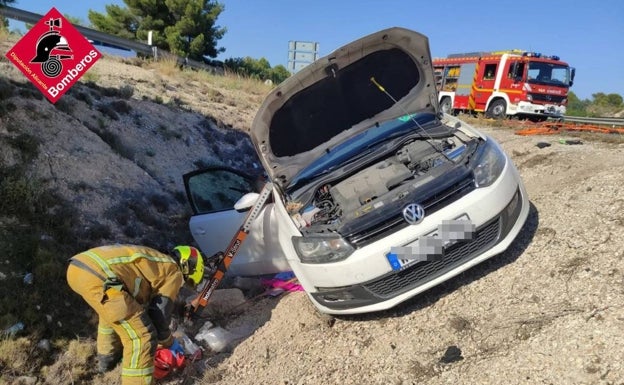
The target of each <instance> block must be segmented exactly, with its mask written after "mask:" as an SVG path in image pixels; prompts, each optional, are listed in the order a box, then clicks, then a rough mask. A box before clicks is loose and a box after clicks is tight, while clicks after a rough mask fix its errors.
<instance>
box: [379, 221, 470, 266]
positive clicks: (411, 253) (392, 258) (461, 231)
mask: <svg viewBox="0 0 624 385" xmlns="http://www.w3.org/2000/svg"><path fill="white" fill-rule="evenodd" d="M474 230H475V226H474V224H473V223H472V221H471V220H470V219H469V218H468V216H467V215H465V214H464V215H462V216H461V217H459V218H457V219H454V220H450V221H442V224H441V225H440V226H438V228H437V230H435V231H433V232H431V233H429V234H427V235H424V236H421V237H419V238H418V239H417V240H415V241H414V242H412V243H408V244H407V245H405V246H402V247H391V248H390V252H389V253H388V254H386V258H387V259H388V263H390V266H391V267H392V270H402V269H404V268H406V267H408V266H410V265H413V264H415V263H417V262H425V261H435V260H440V259H442V258H443V257H444V252H445V250H446V249H447V248H448V247H450V246H452V245H454V244H455V243H457V242H464V241H469V240H471V239H472V237H473V235H474Z"/></svg>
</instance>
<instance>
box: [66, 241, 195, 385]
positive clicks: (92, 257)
mask: <svg viewBox="0 0 624 385" xmlns="http://www.w3.org/2000/svg"><path fill="white" fill-rule="evenodd" d="M171 254H172V255H171V256H169V255H167V254H163V253H161V252H159V251H157V250H154V249H151V248H149V247H144V246H136V245H110V246H102V247H97V248H93V249H90V250H87V251H84V252H82V253H79V254H77V255H75V256H73V257H72V258H71V259H70V263H69V267H68V268H67V282H68V283H69V286H70V287H71V289H72V290H73V291H75V292H76V293H78V294H80V296H82V298H83V299H84V300H85V301H86V302H87V303H88V304H89V306H91V307H92V308H93V309H94V310H95V311H96V312H97V314H98V316H99V325H98V334H97V356H98V369H99V371H100V372H105V371H107V370H110V369H112V368H113V367H114V366H115V365H116V364H117V363H118V361H119V358H120V356H121V355H122V346H123V359H122V370H121V383H122V385H135V384H137V385H138V384H141V385H145V384H150V383H152V378H153V372H154V353H155V351H156V347H157V345H160V346H161V347H164V348H169V349H170V350H171V351H172V352H173V353H174V354H184V350H183V348H182V346H181V345H180V344H179V343H178V341H177V340H175V339H174V338H173V335H172V333H171V330H169V323H170V321H171V314H172V312H173V308H174V301H175V299H176V297H177V295H178V292H179V290H180V288H181V287H182V285H183V284H184V283H185V282H187V283H188V284H190V285H192V286H195V285H197V284H199V283H200V282H201V281H202V279H203V275H204V261H203V257H202V255H201V254H200V252H199V250H197V249H196V248H194V247H191V246H177V247H175V248H174V249H173V252H172V253H171Z"/></svg>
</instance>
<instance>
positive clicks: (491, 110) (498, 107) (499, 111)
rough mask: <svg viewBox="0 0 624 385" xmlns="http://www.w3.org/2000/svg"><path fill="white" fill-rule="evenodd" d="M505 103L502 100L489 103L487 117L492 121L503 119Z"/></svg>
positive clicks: (505, 108) (505, 109)
mask: <svg viewBox="0 0 624 385" xmlns="http://www.w3.org/2000/svg"><path fill="white" fill-rule="evenodd" d="M506 111H507V103H505V101H504V100H503V99H498V100H495V101H493V102H492V103H490V106H489V107H488V109H487V117H488V118H493V119H497V120H500V119H503V118H505V116H506Z"/></svg>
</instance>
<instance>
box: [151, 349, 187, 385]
mask: <svg viewBox="0 0 624 385" xmlns="http://www.w3.org/2000/svg"><path fill="white" fill-rule="evenodd" d="M184 364H185V362H184V355H182V354H178V355H175V356H174V354H173V353H172V352H171V350H169V349H167V348H158V349H156V354H155V355H154V378H156V379H158V380H160V379H162V378H165V377H167V376H168V375H169V374H170V373H171V372H173V371H175V370H179V369H182V368H183V367H184Z"/></svg>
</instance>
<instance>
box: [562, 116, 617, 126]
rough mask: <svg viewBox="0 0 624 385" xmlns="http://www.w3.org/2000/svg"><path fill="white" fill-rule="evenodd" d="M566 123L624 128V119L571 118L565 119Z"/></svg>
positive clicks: (566, 117) (565, 117)
mask: <svg viewBox="0 0 624 385" xmlns="http://www.w3.org/2000/svg"><path fill="white" fill-rule="evenodd" d="M563 121H564V122H568V123H583V124H594V125H600V126H610V127H624V118H590V117H586V116H569V115H565V116H564V117H563Z"/></svg>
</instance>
